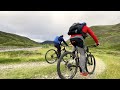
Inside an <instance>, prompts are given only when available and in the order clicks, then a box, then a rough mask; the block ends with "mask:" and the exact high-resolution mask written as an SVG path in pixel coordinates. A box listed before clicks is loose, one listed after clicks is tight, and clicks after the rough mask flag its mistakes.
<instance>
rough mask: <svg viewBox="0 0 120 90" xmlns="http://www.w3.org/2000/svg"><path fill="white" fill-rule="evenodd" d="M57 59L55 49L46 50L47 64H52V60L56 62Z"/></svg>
mask: <svg viewBox="0 0 120 90" xmlns="http://www.w3.org/2000/svg"><path fill="white" fill-rule="evenodd" d="M57 59H58V55H57V51H56V50H54V49H50V50H48V51H47V52H46V54H45V60H46V61H47V62H48V63H49V64H53V63H54V62H56V61H57Z"/></svg>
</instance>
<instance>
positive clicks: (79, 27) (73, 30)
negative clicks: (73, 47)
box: [68, 23, 87, 38]
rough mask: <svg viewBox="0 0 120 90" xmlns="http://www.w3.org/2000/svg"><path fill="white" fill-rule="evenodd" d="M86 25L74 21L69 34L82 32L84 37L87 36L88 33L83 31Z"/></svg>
mask: <svg viewBox="0 0 120 90" xmlns="http://www.w3.org/2000/svg"><path fill="white" fill-rule="evenodd" d="M84 26H85V24H81V23H74V24H73V25H72V26H71V27H70V28H69V31H68V35H73V34H82V36H83V38H86V37H87V34H86V33H84V32H82V29H83V27H84Z"/></svg>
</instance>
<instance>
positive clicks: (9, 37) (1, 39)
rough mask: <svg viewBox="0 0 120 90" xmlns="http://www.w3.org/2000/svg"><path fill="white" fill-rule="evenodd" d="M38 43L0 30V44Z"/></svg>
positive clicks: (25, 44)
mask: <svg viewBox="0 0 120 90" xmlns="http://www.w3.org/2000/svg"><path fill="white" fill-rule="evenodd" d="M37 45H39V43H37V42H35V41H33V40H31V39H29V38H27V37H23V36H20V35H16V34H12V33H6V32H3V31H0V46H37Z"/></svg>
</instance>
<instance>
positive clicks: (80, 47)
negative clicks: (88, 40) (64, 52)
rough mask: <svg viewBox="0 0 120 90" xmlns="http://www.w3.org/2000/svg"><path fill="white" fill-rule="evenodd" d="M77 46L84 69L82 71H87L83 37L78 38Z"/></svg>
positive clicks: (81, 65)
mask: <svg viewBox="0 0 120 90" xmlns="http://www.w3.org/2000/svg"><path fill="white" fill-rule="evenodd" d="M76 45H77V46H76V48H77V49H78V51H79V53H80V59H79V60H80V61H79V63H80V67H81V69H82V72H86V69H85V62H86V56H85V50H84V41H83V40H82V39H81V38H76Z"/></svg>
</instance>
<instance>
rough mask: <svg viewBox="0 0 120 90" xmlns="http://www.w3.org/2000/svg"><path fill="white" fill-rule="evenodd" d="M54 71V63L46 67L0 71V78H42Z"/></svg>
mask: <svg viewBox="0 0 120 90" xmlns="http://www.w3.org/2000/svg"><path fill="white" fill-rule="evenodd" d="M55 72H56V65H52V66H46V67H40V66H39V67H29V68H24V69H23V68H17V69H11V70H9V69H8V70H4V71H3V72H2V71H0V79H34V78H42V77H44V76H46V75H51V74H54V73H55Z"/></svg>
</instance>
